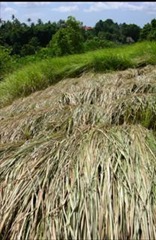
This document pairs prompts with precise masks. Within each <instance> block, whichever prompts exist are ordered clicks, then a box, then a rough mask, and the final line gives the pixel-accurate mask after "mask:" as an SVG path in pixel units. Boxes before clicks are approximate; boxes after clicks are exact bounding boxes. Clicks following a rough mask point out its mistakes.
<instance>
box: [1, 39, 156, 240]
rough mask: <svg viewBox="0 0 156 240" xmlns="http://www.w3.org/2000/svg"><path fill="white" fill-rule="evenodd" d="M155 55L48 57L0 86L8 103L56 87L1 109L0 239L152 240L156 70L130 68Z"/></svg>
mask: <svg viewBox="0 0 156 240" xmlns="http://www.w3.org/2000/svg"><path fill="white" fill-rule="evenodd" d="M143 46H144V48H143ZM154 49H155V43H151V44H148V43H144V45H141V44H138V45H133V46H129V47H126V48H123V49H116V50H115V52H109V51H108V50H107V51H104V50H103V51H97V52H94V53H88V54H86V55H85V58H84V55H79V56H70V57H64V58H60V59H54V60H53V59H51V60H49V61H48V60H47V62H46V61H43V62H41V63H38V64H35V65H32V66H31V65H30V66H26V67H24V68H23V69H21V70H19V71H18V72H17V73H14V74H13V75H11V76H10V77H8V78H7V79H6V80H5V82H4V83H1V85H0V102H1V106H4V105H5V104H8V103H11V102H12V101H13V100H15V98H19V97H20V96H22V97H23V96H26V95H29V94H30V93H31V92H34V91H36V90H38V89H41V88H46V87H47V86H48V85H50V84H53V83H56V82H57V84H55V85H53V86H49V87H48V88H46V89H45V90H41V91H37V92H35V93H32V94H31V95H30V96H27V97H25V98H19V99H16V100H15V101H14V102H13V103H12V104H10V105H9V106H6V107H3V108H1V109H0V122H1V124H0V205H1V206H0V238H1V239H3V240H7V239H10V240H14V239H25V240H27V239H36V240H39V239H156V229H155V226H156V172H155V171H156V66H152V65H148V66H146V67H140V68H138V69H135V68H134V66H138V65H139V64H140V65H141V64H147V63H149V62H151V63H153V64H154V63H155V62H154V59H155V53H154ZM137 50H138V52H137ZM147 50H148V51H147ZM110 54H111V55H110ZM116 57H117V58H116ZM108 63H109V64H110V65H108ZM118 63H122V64H121V65H120V64H118ZM125 63H126V64H127V65H126V67H125V65H124V64H125ZM105 64H106V65H105ZM111 64H112V65H111ZM128 64H132V65H133V68H131V69H127V70H125V71H117V72H114V73H105V74H104V73H95V72H94V71H92V72H89V73H86V74H83V75H81V76H80V77H77V78H66V79H64V80H62V81H59V80H60V79H61V78H65V77H67V76H68V77H69V76H73V75H77V74H80V73H81V72H82V71H84V70H86V71H88V70H89V69H92V70H97V71H100V70H101V71H103V70H107V69H108V66H109V69H111V68H112V69H120V68H121V69H122V68H127V67H128ZM106 66H107V67H106ZM112 66H113V67H112ZM58 81H59V82H58Z"/></svg>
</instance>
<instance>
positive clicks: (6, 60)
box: [0, 46, 13, 81]
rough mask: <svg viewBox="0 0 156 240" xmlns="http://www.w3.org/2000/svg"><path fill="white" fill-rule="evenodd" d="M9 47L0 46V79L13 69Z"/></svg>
mask: <svg viewBox="0 0 156 240" xmlns="http://www.w3.org/2000/svg"><path fill="white" fill-rule="evenodd" d="M10 51H11V50H10V49H8V48H4V47H3V46H0V81H1V80H2V79H3V78H4V76H5V75H6V74H8V73H10V72H11V71H12V69H13V60H12V58H11V56H10Z"/></svg>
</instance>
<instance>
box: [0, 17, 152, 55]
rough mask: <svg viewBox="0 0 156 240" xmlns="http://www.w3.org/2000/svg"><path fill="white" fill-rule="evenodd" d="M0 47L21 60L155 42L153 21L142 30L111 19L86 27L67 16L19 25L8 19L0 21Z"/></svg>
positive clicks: (15, 21)
mask: <svg viewBox="0 0 156 240" xmlns="http://www.w3.org/2000/svg"><path fill="white" fill-rule="evenodd" d="M0 33H1V34H0V47H1V49H2V48H6V49H7V51H9V53H10V55H17V56H20V57H23V56H27V55H33V54H36V53H39V54H41V55H44V54H45V55H50V56H62V55H67V54H73V53H81V52H85V51H90V50H96V49H99V48H105V47H112V46H115V45H118V44H119V45H121V44H127V43H132V42H138V41H143V40H156V19H153V20H152V21H151V22H150V23H147V24H145V25H144V26H143V28H141V27H139V26H137V25H136V24H126V23H122V24H118V23H116V22H114V21H113V20H112V19H107V20H105V21H103V20H99V21H98V22H97V23H96V24H95V26H94V27H92V28H86V27H85V26H84V25H83V23H82V22H80V21H77V20H76V19H75V18H74V17H72V16H69V17H68V18H67V20H59V21H58V22H50V21H48V22H46V23H43V22H42V20H41V19H38V21H37V23H36V24H35V23H33V22H32V21H31V19H30V18H28V19H27V23H21V22H20V21H19V20H18V19H17V18H16V17H15V16H14V15H12V19H11V20H7V21H4V20H2V19H0Z"/></svg>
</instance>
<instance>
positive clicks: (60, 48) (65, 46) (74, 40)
mask: <svg viewBox="0 0 156 240" xmlns="http://www.w3.org/2000/svg"><path fill="white" fill-rule="evenodd" d="M83 40H84V39H83V34H82V23H81V22H79V21H77V20H76V19H75V18H74V17H71V16H69V17H68V19H67V20H66V21H65V27H64V28H60V29H59V30H58V31H57V32H56V34H55V35H54V36H53V38H52V40H51V42H50V47H51V49H52V52H53V54H54V55H56V56H61V55H67V54H73V53H80V52H82V51H83Z"/></svg>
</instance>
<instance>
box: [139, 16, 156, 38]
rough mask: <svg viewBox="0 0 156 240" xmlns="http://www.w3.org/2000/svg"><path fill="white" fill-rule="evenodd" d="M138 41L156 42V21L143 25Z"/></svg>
mask: <svg viewBox="0 0 156 240" xmlns="http://www.w3.org/2000/svg"><path fill="white" fill-rule="evenodd" d="M140 40H156V19H153V20H151V23H147V24H145V25H144V27H143V29H142V30H141V33H140Z"/></svg>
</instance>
